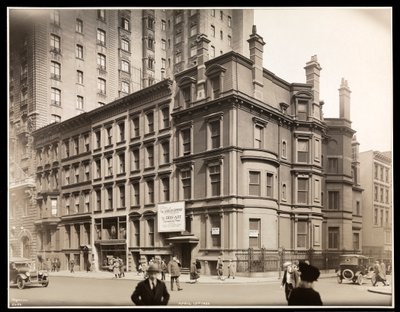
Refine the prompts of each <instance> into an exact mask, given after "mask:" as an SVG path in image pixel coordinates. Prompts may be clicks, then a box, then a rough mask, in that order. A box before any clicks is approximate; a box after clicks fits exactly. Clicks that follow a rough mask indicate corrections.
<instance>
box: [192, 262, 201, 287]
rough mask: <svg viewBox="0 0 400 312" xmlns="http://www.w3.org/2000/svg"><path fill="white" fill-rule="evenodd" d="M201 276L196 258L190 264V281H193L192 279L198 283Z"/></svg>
mask: <svg viewBox="0 0 400 312" xmlns="http://www.w3.org/2000/svg"><path fill="white" fill-rule="evenodd" d="M199 277H200V276H199V274H198V273H197V268H196V260H193V261H192V264H191V265H190V283H192V281H194V283H197V280H198V278H199Z"/></svg>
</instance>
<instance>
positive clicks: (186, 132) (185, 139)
mask: <svg viewBox="0 0 400 312" xmlns="http://www.w3.org/2000/svg"><path fill="white" fill-rule="evenodd" d="M190 132H191V131H190V128H187V129H183V130H181V139H182V155H183V156H185V155H189V154H190V153H191V138H190Z"/></svg>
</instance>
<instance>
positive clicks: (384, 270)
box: [381, 259, 386, 281]
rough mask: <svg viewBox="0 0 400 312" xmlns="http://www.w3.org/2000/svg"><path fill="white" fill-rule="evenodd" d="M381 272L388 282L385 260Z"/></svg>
mask: <svg viewBox="0 0 400 312" xmlns="http://www.w3.org/2000/svg"><path fill="white" fill-rule="evenodd" d="M381 272H382V275H383V278H384V279H385V281H386V264H385V262H383V259H382V260H381Z"/></svg>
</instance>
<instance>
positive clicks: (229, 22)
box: [228, 16, 232, 27]
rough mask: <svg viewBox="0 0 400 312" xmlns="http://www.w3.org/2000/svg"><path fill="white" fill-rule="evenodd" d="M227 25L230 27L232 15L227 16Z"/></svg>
mask: <svg viewBox="0 0 400 312" xmlns="http://www.w3.org/2000/svg"><path fill="white" fill-rule="evenodd" d="M228 26H229V27H232V17H230V16H228Z"/></svg>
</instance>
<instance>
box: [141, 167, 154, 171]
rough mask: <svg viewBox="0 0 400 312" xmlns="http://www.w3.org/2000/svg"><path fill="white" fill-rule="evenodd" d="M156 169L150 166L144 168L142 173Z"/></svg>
mask: <svg viewBox="0 0 400 312" xmlns="http://www.w3.org/2000/svg"><path fill="white" fill-rule="evenodd" d="M155 168H156V167H154V166H151V167H146V168H144V171H151V170H154V169H155Z"/></svg>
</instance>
